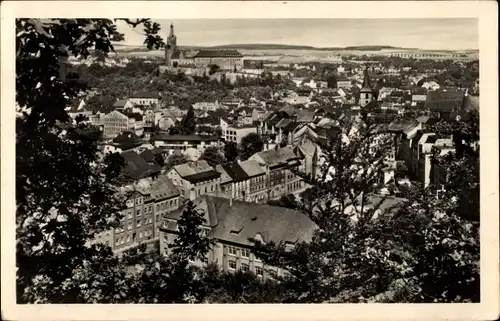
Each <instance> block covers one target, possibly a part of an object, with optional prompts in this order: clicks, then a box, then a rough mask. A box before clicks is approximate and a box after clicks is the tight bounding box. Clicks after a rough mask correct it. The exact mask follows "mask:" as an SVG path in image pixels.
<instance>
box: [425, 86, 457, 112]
mask: <svg viewBox="0 0 500 321" xmlns="http://www.w3.org/2000/svg"><path fill="white" fill-rule="evenodd" d="M464 97H465V96H464V92H462V91H458V90H457V91H442V90H431V91H428V92H427V98H426V100H425V106H424V108H425V109H429V110H431V111H439V112H441V111H442V112H446V111H448V112H449V111H457V110H461V109H462V108H463V106H464Z"/></svg>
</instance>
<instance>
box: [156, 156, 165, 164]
mask: <svg viewBox="0 0 500 321" xmlns="http://www.w3.org/2000/svg"><path fill="white" fill-rule="evenodd" d="M154 162H155V163H156V164H158V165H160V166H161V167H163V166H165V159H164V158H163V155H162V154H156V155H154Z"/></svg>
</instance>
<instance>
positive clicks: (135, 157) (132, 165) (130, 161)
mask: <svg viewBox="0 0 500 321" xmlns="http://www.w3.org/2000/svg"><path fill="white" fill-rule="evenodd" d="M121 155H122V157H123V158H124V160H125V167H124V169H123V172H124V175H125V176H126V177H128V178H131V179H135V180H136V179H140V178H143V177H148V176H151V175H153V174H155V173H159V172H160V170H161V168H160V166H159V165H156V164H154V165H152V164H149V163H147V162H146V161H145V160H144V159H143V158H142V157H141V156H139V154H137V153H136V152H134V151H126V152H123V153H122V154H121Z"/></svg>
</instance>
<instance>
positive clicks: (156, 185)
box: [135, 174, 180, 200]
mask: <svg viewBox="0 0 500 321" xmlns="http://www.w3.org/2000/svg"><path fill="white" fill-rule="evenodd" d="M135 187H136V190H137V191H138V192H140V193H141V194H143V195H150V196H151V197H152V198H154V199H155V200H162V199H167V198H170V197H174V196H178V195H180V193H179V191H178V190H177V188H176V187H175V185H174V184H173V183H172V181H170V179H169V178H168V177H167V175H164V174H163V175H158V177H157V178H155V179H152V178H147V179H143V180H140V181H139V182H138V183H137V184H136V185H135Z"/></svg>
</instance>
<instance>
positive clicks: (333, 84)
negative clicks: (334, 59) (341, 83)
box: [326, 73, 337, 88]
mask: <svg viewBox="0 0 500 321" xmlns="http://www.w3.org/2000/svg"><path fill="white" fill-rule="evenodd" d="M326 82H327V86H328V88H337V77H336V76H335V74H333V73H332V74H331V75H330V76H328V78H326Z"/></svg>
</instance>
